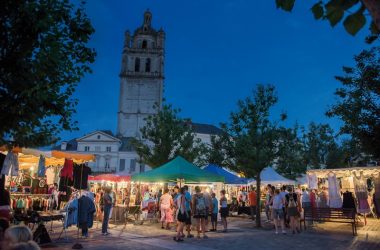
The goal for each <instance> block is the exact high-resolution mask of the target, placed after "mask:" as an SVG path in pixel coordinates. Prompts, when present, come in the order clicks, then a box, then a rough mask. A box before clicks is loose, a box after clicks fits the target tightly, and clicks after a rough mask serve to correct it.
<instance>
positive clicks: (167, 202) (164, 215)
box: [160, 188, 173, 230]
mask: <svg viewBox="0 0 380 250" xmlns="http://www.w3.org/2000/svg"><path fill="white" fill-rule="evenodd" d="M172 207H173V198H172V196H171V195H170V194H169V189H168V188H165V189H164V194H163V195H162V196H161V199H160V210H161V228H162V229H164V223H166V229H167V230H170V223H172V222H173V210H172Z"/></svg>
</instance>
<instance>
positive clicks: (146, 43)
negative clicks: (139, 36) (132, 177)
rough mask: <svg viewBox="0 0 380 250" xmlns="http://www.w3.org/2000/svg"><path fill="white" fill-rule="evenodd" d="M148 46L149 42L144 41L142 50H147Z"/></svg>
mask: <svg viewBox="0 0 380 250" xmlns="http://www.w3.org/2000/svg"><path fill="white" fill-rule="evenodd" d="M147 46H148V42H147V41H146V40H144V41H143V42H142V45H141V48H142V49H146V47H147Z"/></svg>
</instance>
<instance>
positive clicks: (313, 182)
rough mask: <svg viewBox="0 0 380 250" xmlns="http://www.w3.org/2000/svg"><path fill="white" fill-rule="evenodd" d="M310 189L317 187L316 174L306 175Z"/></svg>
mask: <svg viewBox="0 0 380 250" xmlns="http://www.w3.org/2000/svg"><path fill="white" fill-rule="evenodd" d="M307 180H308V182H309V188H310V189H318V179H317V175H316V174H309V175H307Z"/></svg>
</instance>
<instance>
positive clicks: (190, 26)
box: [61, 0, 368, 140]
mask: <svg viewBox="0 0 380 250" xmlns="http://www.w3.org/2000/svg"><path fill="white" fill-rule="evenodd" d="M313 2H315V1H300V0H298V1H297V2H296V7H295V9H294V10H293V12H292V13H287V12H284V11H281V10H277V9H276V7H275V0H255V1H251V0H246V1H243V0H228V1H222V0H214V1H204V0H191V1H175V0H172V1H166V0H165V1H164V0H162V1H158V0H151V1H142V0H141V1H126V0H112V1H106V0H95V1H93V0H91V1H88V3H87V13H88V16H89V17H90V18H91V20H92V23H93V26H94V28H95V30H96V32H95V34H94V36H93V38H92V40H91V42H90V45H91V46H92V47H94V48H95V49H96V51H97V53H98V56H97V58H96V62H95V63H94V64H93V65H92V69H93V73H92V74H90V75H87V76H86V77H85V78H83V79H82V81H81V82H80V84H79V86H78V88H77V92H76V94H75V96H76V97H77V98H79V105H78V107H77V114H76V115H75V118H76V119H77V120H78V121H79V128H80V130H79V131H76V132H74V133H69V132H64V133H62V134H61V137H62V139H63V140H68V139H71V138H75V137H79V136H82V135H84V134H86V133H89V132H93V131H94V130H97V129H102V130H111V131H113V132H115V130H116V124H117V109H118V97H119V77H118V75H119V72H120V67H121V51H122V46H123V42H124V32H125V31H126V30H127V29H129V30H130V31H131V32H133V31H134V30H135V29H136V28H137V27H138V26H140V25H141V24H142V21H143V13H144V11H145V10H146V9H147V8H149V9H150V11H151V12H152V14H153V19H152V23H153V27H155V28H156V29H159V28H160V27H163V29H164V31H165V32H166V60H165V77H166V79H165V93H164V97H165V98H166V100H167V102H168V103H171V104H173V105H174V107H177V108H181V109H182V112H181V116H183V117H186V118H191V119H192V120H193V121H194V122H199V123H209V124H214V125H218V124H219V123H220V122H225V121H227V119H228V117H229V113H230V112H231V111H233V110H235V109H236V102H237V100H238V99H242V98H245V97H246V96H248V95H250V93H251V91H252V89H254V88H255V85H256V84H257V83H264V84H266V83H270V84H274V85H275V86H276V88H277V91H278V96H279V103H278V104H277V105H276V107H275V108H274V117H276V116H277V115H278V114H279V113H280V112H281V111H286V112H287V113H288V115H289V117H288V121H287V125H289V126H291V125H293V124H294V123H295V122H296V121H298V123H300V124H302V125H306V124H308V123H309V122H310V121H315V122H323V123H330V124H331V125H332V127H333V128H335V129H338V128H339V126H340V122H339V121H338V120H336V119H329V118H327V117H325V115H324V114H325V111H326V110H327V108H328V106H329V105H332V104H333V103H334V100H335V97H334V95H333V93H334V91H335V89H336V88H337V87H339V86H340V84H339V82H337V81H336V80H335V79H334V76H335V75H340V74H341V73H342V70H341V67H342V66H343V65H346V66H351V65H353V56H354V55H356V54H358V53H359V52H360V51H361V50H362V49H365V48H368V45H366V43H365V42H364V37H365V36H366V35H367V34H368V30H367V28H366V29H363V30H361V31H360V33H359V34H358V35H357V36H356V37H352V36H350V35H349V34H348V33H346V32H345V30H344V28H343V26H342V24H339V25H338V26H337V27H335V28H331V27H330V25H329V23H328V22H327V21H316V20H314V18H313V16H312V13H311V12H310V7H311V6H312V4H313Z"/></svg>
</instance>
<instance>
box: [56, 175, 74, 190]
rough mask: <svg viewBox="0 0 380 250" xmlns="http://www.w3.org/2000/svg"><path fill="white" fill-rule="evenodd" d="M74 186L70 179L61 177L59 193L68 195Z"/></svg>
mask: <svg viewBox="0 0 380 250" xmlns="http://www.w3.org/2000/svg"><path fill="white" fill-rule="evenodd" d="M72 186H73V181H72V180H71V179H70V178H69V177H61V178H59V182H58V191H60V192H66V193H68V192H69V190H71V187H72Z"/></svg>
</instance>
